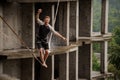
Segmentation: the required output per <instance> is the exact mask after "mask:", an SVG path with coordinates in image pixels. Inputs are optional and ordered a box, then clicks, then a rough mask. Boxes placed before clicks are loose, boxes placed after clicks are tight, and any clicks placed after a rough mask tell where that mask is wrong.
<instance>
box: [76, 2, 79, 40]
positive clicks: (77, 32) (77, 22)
mask: <svg viewBox="0 0 120 80" xmlns="http://www.w3.org/2000/svg"><path fill="white" fill-rule="evenodd" d="M78 37H79V0H77V1H76V41H78Z"/></svg>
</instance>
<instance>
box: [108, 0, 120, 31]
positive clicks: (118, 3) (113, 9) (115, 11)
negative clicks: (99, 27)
mask: <svg viewBox="0 0 120 80" xmlns="http://www.w3.org/2000/svg"><path fill="white" fill-rule="evenodd" d="M108 18H109V23H108V24H109V31H110V32H112V30H113V29H114V27H115V26H119V25H120V21H119V20H120V0H110V1H109V17H108Z"/></svg>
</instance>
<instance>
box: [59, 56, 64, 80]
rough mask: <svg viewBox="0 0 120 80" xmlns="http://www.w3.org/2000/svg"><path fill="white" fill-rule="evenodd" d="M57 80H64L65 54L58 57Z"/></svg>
mask: <svg viewBox="0 0 120 80" xmlns="http://www.w3.org/2000/svg"><path fill="white" fill-rule="evenodd" d="M59 58H60V62H59V80H66V54H61V55H59Z"/></svg>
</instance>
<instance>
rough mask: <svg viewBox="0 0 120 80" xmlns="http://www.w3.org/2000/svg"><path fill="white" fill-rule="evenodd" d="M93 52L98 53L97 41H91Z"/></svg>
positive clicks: (98, 45)
mask: <svg viewBox="0 0 120 80" xmlns="http://www.w3.org/2000/svg"><path fill="white" fill-rule="evenodd" d="M93 52H95V53H100V44H99V43H93Z"/></svg>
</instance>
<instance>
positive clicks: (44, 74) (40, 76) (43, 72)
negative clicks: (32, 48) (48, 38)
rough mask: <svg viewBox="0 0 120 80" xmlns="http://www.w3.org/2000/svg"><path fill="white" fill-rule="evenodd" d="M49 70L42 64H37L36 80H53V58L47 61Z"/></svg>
mask: <svg viewBox="0 0 120 80" xmlns="http://www.w3.org/2000/svg"><path fill="white" fill-rule="evenodd" d="M47 65H48V68H47V69H46V68H44V67H42V66H41V64H40V63H39V62H38V61H36V62H35V80H51V76H52V58H51V56H50V57H48V59H47Z"/></svg>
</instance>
